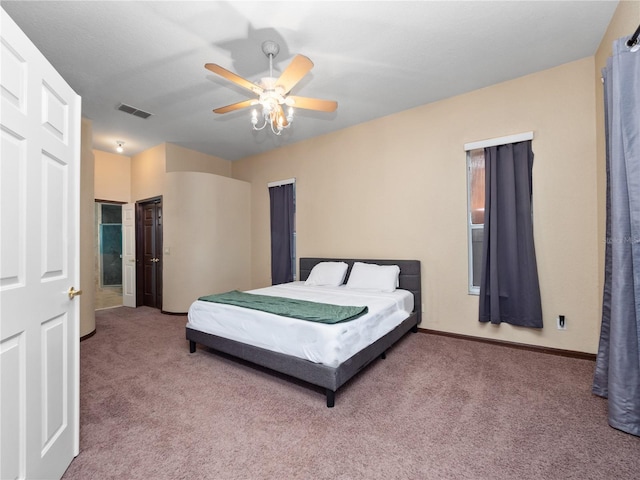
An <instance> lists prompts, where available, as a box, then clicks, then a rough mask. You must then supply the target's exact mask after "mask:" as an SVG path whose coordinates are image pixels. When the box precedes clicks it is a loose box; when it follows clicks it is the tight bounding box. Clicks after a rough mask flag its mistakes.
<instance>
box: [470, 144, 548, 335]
mask: <svg viewBox="0 0 640 480" xmlns="http://www.w3.org/2000/svg"><path fill="white" fill-rule="evenodd" d="M532 170H533V151H532V150H531V141H530V140H528V141H525V142H518V143H511V144H507V145H498V146H495V147H488V148H485V213H484V242H483V251H482V276H481V279H480V315H479V320H480V321H481V322H491V323H493V324H500V323H502V322H505V323H510V324H511V325H519V326H522V327H532V328H542V304H541V300H540V286H539V283H538V268H537V263H536V252H535V248H534V243H533V218H532V204H531V195H532V183H533V182H532Z"/></svg>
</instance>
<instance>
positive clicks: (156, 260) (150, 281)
mask: <svg viewBox="0 0 640 480" xmlns="http://www.w3.org/2000/svg"><path fill="white" fill-rule="evenodd" d="M136 258H137V259H138V261H137V262H136V303H137V304H138V305H145V306H148V307H153V308H158V309H160V310H162V197H155V198H150V199H147V200H141V201H139V202H136Z"/></svg>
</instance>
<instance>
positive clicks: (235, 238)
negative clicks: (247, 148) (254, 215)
mask: <svg viewBox="0 0 640 480" xmlns="http://www.w3.org/2000/svg"><path fill="white" fill-rule="evenodd" d="M250 198H251V187H250V185H249V184H248V183H246V182H242V181H238V180H234V179H231V178H227V177H222V176H219V175H213V174H207V173H199V172H174V173H168V174H167V189H166V191H165V196H164V199H163V211H164V225H163V233H164V238H163V251H164V254H163V262H164V264H163V283H164V285H163V305H162V309H163V310H165V311H167V312H174V313H179V312H186V311H187V310H188V309H189V305H191V303H192V302H193V301H194V300H195V299H196V298H198V297H200V296H202V295H208V294H211V293H220V292H226V291H229V290H234V289H237V290H246V289H248V288H249V287H250V286H251V265H250V259H249V252H250V248H251V221H250V219H251V210H250Z"/></svg>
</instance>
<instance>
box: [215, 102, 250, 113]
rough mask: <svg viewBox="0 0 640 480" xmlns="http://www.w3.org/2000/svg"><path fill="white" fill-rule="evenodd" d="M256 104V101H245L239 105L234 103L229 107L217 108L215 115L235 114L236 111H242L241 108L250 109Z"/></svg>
mask: <svg viewBox="0 0 640 480" xmlns="http://www.w3.org/2000/svg"><path fill="white" fill-rule="evenodd" d="M255 102H256V100H244V101H242V102H238V103H232V104H231V105H227V106H226V107H220V108H216V109H215V110H214V111H213V113H227V112H233V111H234V110H240V109H241V108H246V107H250V106H251V105H253V104H254V103H255Z"/></svg>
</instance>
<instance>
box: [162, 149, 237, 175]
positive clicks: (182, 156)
mask: <svg viewBox="0 0 640 480" xmlns="http://www.w3.org/2000/svg"><path fill="white" fill-rule="evenodd" d="M165 151H166V158H167V172H202V173H214V174H216V175H221V176H223V177H230V176H231V162H229V161H228V160H224V159H222V158H220V157H215V156H213V155H207V154H204V153H200V152H196V151H194V150H190V149H188V148H184V147H180V146H178V145H175V144H173V143H166V144H165Z"/></svg>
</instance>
